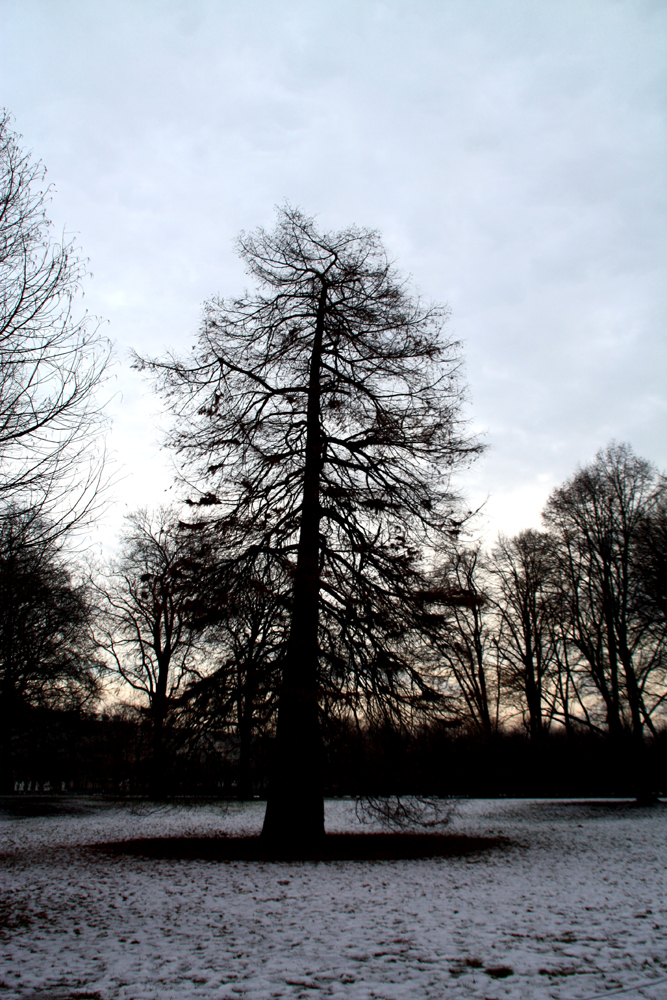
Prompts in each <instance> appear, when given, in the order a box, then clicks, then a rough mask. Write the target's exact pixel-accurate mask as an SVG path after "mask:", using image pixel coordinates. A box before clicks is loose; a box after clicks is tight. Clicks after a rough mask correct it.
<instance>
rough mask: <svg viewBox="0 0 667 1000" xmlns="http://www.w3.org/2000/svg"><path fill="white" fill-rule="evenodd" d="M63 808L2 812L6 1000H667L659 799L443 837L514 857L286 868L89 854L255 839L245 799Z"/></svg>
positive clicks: (474, 813)
mask: <svg viewBox="0 0 667 1000" xmlns="http://www.w3.org/2000/svg"><path fill="white" fill-rule="evenodd" d="M78 810H79V811H78V812H77V813H75V814H60V815H51V816H24V817H12V816H10V815H8V814H7V813H3V814H0V852H1V854H2V857H1V859H0V861H1V865H0V892H1V897H0V900H1V901H0V963H1V968H0V997H2V998H7V1000H13V998H26V997H30V998H37V997H40V998H43V1000H47V998H58V1000H65V998H67V1000H69V998H72V997H78V998H81V1000H82V998H86V997H88V998H92V997H94V998H100V1000H115V998H119V1000H141V998H164V1000H190V998H198V997H202V998H203V997H205V998H207V1000H223V998H226V1000H231V998H238V997H247V998H249V1000H250V998H252V1000H255V998H256V1000H260V998H261V1000H264V998H273V997H286V998H297V997H318V998H319V997H339V998H350V1000H362V998H364V1000H366V998H368V1000H370V998H381V1000H399V998H400V1000H408V998H409V1000H421V998H427V997H428V998H431V997H432V998H438V1000H449V998H451V1000H459V998H473V997H475V998H477V997H479V998H531V1000H533V998H534V1000H541V998H554V1000H556V998H558V1000H579V998H588V997H598V996H605V997H606V996H617V995H623V996H626V997H646V998H653V1000H667V875H666V873H667V806H665V805H659V806H657V807H655V808H654V809H637V808H634V807H632V806H631V805H629V804H618V803H615V804H611V805H608V806H605V805H604V804H586V803H578V802H538V801H528V802H527V801H518V800H503V801H473V802H466V803H464V804H462V805H460V806H459V809H458V815H457V816H456V818H455V819H454V821H453V823H452V826H451V827H450V829H451V831H452V832H455V833H466V834H487V835H488V834H492V835H496V834H502V835H503V836H506V837H509V838H510V839H511V840H512V842H513V846H511V847H505V848H502V849H495V850H492V851H490V852H487V853H485V854H476V855H469V856H467V857H459V858H439V859H429V860H423V861H414V860H413V861H381V862H368V861H367V862H353V861H344V862H341V861H339V862H301V863H287V862H273V863H269V862H267V863H259V862H254V863H252V862H222V863H220V862H211V861H192V860H190V861H160V860H154V859H153V860H151V859H149V858H141V857H132V856H125V857H123V856H107V855H104V854H100V853H97V852H93V851H87V850H86V849H85V845H89V844H94V843H99V842H103V841H112V840H119V839H125V838H135V837H155V836H167V835H181V836H183V835H185V834H197V835H200V836H201V835H206V834H207V833H215V832H217V831H220V830H225V831H229V832H254V831H258V830H259V828H260V825H261V819H262V813H263V804H260V803H254V804H252V805H250V806H245V807H242V806H230V807H229V808H228V809H225V807H223V806H206V807H204V806H200V807H198V808H185V807H181V808H165V809H163V810H149V809H147V808H144V809H142V810H139V811H134V812H133V811H131V810H129V809H120V808H116V807H111V806H109V805H104V804H103V803H99V802H94V801H81V802H79V803H78ZM327 828H328V829H329V830H330V831H346V830H354V829H358V824H357V821H356V819H355V815H354V804H353V803H350V802H329V803H327ZM618 991H623V992H622V993H619V992H618Z"/></svg>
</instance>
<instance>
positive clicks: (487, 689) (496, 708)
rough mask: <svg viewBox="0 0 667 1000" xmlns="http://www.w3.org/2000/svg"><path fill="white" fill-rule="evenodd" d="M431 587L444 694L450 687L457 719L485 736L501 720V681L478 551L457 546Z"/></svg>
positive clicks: (491, 611) (493, 623) (493, 624)
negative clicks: (436, 610) (455, 699)
mask: <svg viewBox="0 0 667 1000" xmlns="http://www.w3.org/2000/svg"><path fill="white" fill-rule="evenodd" d="M434 583H435V585H434V586H433V587H432V589H431V592H430V603H431V607H432V608H439V609H440V615H439V627H437V628H435V629H434V630H433V642H434V646H435V648H436V650H437V651H438V654H439V656H440V659H441V664H442V668H441V669H442V674H443V681H444V683H445V685H446V690H447V691H448V692H449V691H451V686H452V682H453V686H454V689H455V690H456V691H457V694H458V701H459V703H460V708H459V710H458V715H459V718H461V719H463V720H464V721H465V722H466V723H467V724H468V725H469V726H470V727H471V728H472V729H474V730H475V731H477V732H478V733H480V734H482V735H484V736H490V735H491V734H492V733H494V732H496V730H497V729H498V725H499V721H500V699H501V677H500V664H499V652H498V641H497V627H498V621H497V619H496V616H495V614H494V608H493V602H492V600H491V594H490V590H491V587H490V578H489V573H488V566H487V564H486V560H485V558H484V556H483V553H482V550H481V547H480V546H479V545H473V546H469V547H467V548H466V547H463V546H461V547H459V548H458V549H457V550H456V551H455V552H453V553H452V554H451V556H450V557H449V558H448V559H447V560H446V561H445V563H444V564H443V565H442V566H441V567H440V569H439V571H438V573H437V576H436V578H435V581H434Z"/></svg>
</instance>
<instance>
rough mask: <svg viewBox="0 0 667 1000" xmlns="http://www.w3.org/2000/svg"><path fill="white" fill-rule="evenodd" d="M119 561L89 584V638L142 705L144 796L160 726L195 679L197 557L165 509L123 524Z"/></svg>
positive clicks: (155, 781)
mask: <svg viewBox="0 0 667 1000" xmlns="http://www.w3.org/2000/svg"><path fill="white" fill-rule="evenodd" d="M121 541H122V550H121V556H120V559H119V560H118V561H117V562H116V563H114V564H112V566H111V568H110V570H109V571H107V572H106V574H104V575H102V574H97V576H96V578H95V582H94V587H95V591H96V594H97V597H98V603H99V614H98V616H97V620H96V624H95V635H96V640H97V645H98V648H99V649H100V651H101V652H102V653H103V654H105V655H106V661H107V664H108V667H109V669H110V670H111V671H112V672H113V673H115V675H116V677H117V678H118V679H119V680H120V681H122V682H124V683H125V684H128V685H129V686H130V688H132V690H133V691H136V692H138V693H139V694H140V695H142V696H143V697H144V698H145V701H146V702H147V708H148V713H149V717H150V721H151V729H152V761H151V780H150V784H151V793H152V794H153V795H155V796H160V795H162V794H163V792H164V764H165V762H164V739H163V737H164V726H165V720H166V718H167V713H168V710H169V708H170V705H171V704H172V702H173V701H174V699H175V698H176V696H177V694H178V693H179V691H182V689H183V687H184V685H185V683H186V682H187V681H189V680H193V679H195V678H198V677H199V676H200V666H201V663H200V659H201V657H200V644H199V643H200V639H201V627H200V621H201V617H202V613H201V608H202V600H203V598H202V587H203V586H205V585H206V578H205V575H204V574H203V572H202V553H201V551H200V550H199V549H198V545H197V543H196V542H193V541H192V538H191V536H190V534H189V532H188V531H187V529H186V530H183V529H181V528H180V527H179V521H178V518H177V517H176V516H175V514H174V512H173V511H172V510H170V509H169V508H160V509H159V510H158V511H156V512H155V513H149V512H148V511H145V510H141V511H138V512H137V513H135V514H131V515H130V516H129V517H128V518H127V529H126V530H125V532H124V534H123V536H122V540H121Z"/></svg>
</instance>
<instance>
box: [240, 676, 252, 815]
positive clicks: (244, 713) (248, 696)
mask: <svg viewBox="0 0 667 1000" xmlns="http://www.w3.org/2000/svg"><path fill="white" fill-rule="evenodd" d="M240 702H241V704H240V712H239V777H238V796H239V798H240V799H242V800H245V799H251V798H252V779H251V773H250V757H251V752H252V729H253V716H254V712H255V668H254V664H253V663H252V661H250V662H249V663H247V664H246V665H245V684H244V685H243V687H242V692H241V697H240Z"/></svg>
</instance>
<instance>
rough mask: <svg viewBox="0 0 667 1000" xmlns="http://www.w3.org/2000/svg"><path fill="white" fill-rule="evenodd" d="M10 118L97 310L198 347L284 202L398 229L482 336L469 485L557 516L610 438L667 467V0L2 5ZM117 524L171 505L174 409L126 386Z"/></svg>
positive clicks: (2, 58)
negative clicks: (246, 244)
mask: <svg viewBox="0 0 667 1000" xmlns="http://www.w3.org/2000/svg"><path fill="white" fill-rule="evenodd" d="M0 18H1V20H2V24H3V30H2V33H1V34H0V85H1V91H0V93H1V100H0V103H1V104H3V105H5V106H6V107H7V108H8V109H9V110H10V111H11V112H12V113H13V115H14V116H15V122H16V129H17V131H19V132H21V133H22V134H23V144H24V146H25V147H26V148H29V149H32V150H33V152H34V155H35V157H36V158H37V159H41V160H42V161H43V162H44V163H45V164H46V166H47V168H48V171H49V173H48V178H47V179H48V180H49V181H52V182H53V183H54V185H55V187H56V193H55V195H54V200H53V205H52V209H53V210H52V211H50V216H51V218H52V219H53V221H54V223H55V225H56V230H59V229H61V228H63V227H66V228H67V230H68V231H70V232H73V233H76V234H77V240H78V242H79V243H80V245H81V246H82V247H83V248H84V251H85V253H86V255H87V256H89V257H90V260H91V266H92V270H93V272H94V274H95V280H94V281H92V282H88V284H87V288H86V296H87V297H86V305H87V307H88V309H89V310H90V312H91V313H93V314H100V315H102V316H104V317H106V318H108V319H109V320H110V321H111V326H110V334H111V336H112V337H113V338H114V339H115V340H116V341H117V344H118V348H119V353H120V354H121V356H123V355H124V352H125V350H126V349H127V348H130V347H134V348H135V349H137V350H138V351H139V352H140V353H143V354H154V353H160V352H162V350H163V348H164V347H166V346H168V347H173V348H174V349H175V350H177V351H178V352H181V351H183V350H184V349H186V348H187V347H188V346H189V344H190V343H193V342H194V335H195V332H196V330H197V327H198V320H199V310H200V304H201V302H202V301H203V300H204V299H205V298H209V297H210V296H211V295H214V294H222V295H227V294H229V293H230V292H234V291H236V290H237V289H238V287H239V282H240V281H241V282H242V281H243V278H242V273H241V270H240V265H239V262H238V260H237V258H236V257H235V256H234V253H233V239H234V237H235V236H236V234H237V233H238V231H239V230H241V229H251V228H253V227H255V226H256V225H260V224H264V225H270V223H271V220H272V218H273V211H274V205H276V204H279V203H283V202H284V201H285V200H287V201H289V202H290V203H292V204H294V205H297V206H301V207H302V208H303V209H304V210H305V211H306V212H308V213H313V214H316V215H317V216H318V222H319V224H321V226H322V227H324V228H325V229H336V228H339V227H340V226H342V225H347V224H348V223H349V222H350V220H353V221H354V222H356V223H357V224H358V225H360V226H369V227H372V228H377V229H379V230H380V231H381V232H382V234H383V237H384V242H385V244H386V246H387V247H388V250H389V252H390V253H391V254H392V256H393V257H394V258H396V259H397V260H400V262H401V266H402V267H404V268H405V269H406V270H408V271H409V272H411V273H412V275H413V277H414V281H415V283H416V284H417V286H418V287H419V288H420V290H421V291H422V293H423V294H424V295H425V297H426V298H433V299H435V300H438V301H447V302H448V303H449V305H450V306H451V309H452V324H451V331H452V333H453V335H454V336H456V337H457V338H458V339H460V340H462V341H463V342H464V346H465V351H466V355H467V380H468V382H469V384H470V386H471V403H470V415H471V418H472V429H473V430H474V431H481V432H485V433H486V440H487V442H488V444H489V445H490V447H489V450H488V452H487V454H486V456H485V457H484V458H483V459H482V460H481V461H480V462H479V463H478V466H477V467H476V468H475V470H474V471H473V473H472V474H471V475H470V476H469V477H468V479H467V480H466V482H467V483H468V484H469V486H468V488H469V491H470V493H471V494H472V496H471V499H472V501H473V502H479V501H481V500H482V499H483V498H484V497H485V496H486V495H487V494H490V497H491V499H490V501H489V503H488V506H487V513H488V515H489V520H488V522H487V528H488V531H489V533H490V534H494V533H495V531H496V530H497V529H498V528H500V527H502V528H504V529H505V530H506V531H509V532H512V531H515V530H517V529H519V528H521V527H526V526H528V525H531V524H536V523H538V513H539V509H540V507H541V506H542V504H543V502H544V500H545V499H546V497H547V495H548V493H549V491H550V489H551V488H552V487H553V486H554V485H556V484H557V483H559V482H560V481H562V480H563V479H564V478H565V477H567V476H568V475H570V474H571V472H572V470H573V468H574V467H575V465H576V464H577V463H578V462H582V463H585V462H587V461H590V460H591V459H592V457H593V456H594V454H595V453H596V452H597V450H598V449H599V448H600V447H601V446H604V445H605V444H606V443H607V442H608V441H609V440H610V439H611V438H612V437H614V438H616V439H619V440H628V441H631V442H632V444H633V446H634V447H635V450H636V451H637V453H638V454H641V455H643V456H645V457H647V458H649V459H651V460H653V461H655V462H656V463H657V465H658V466H660V467H664V466H665V465H667V433H666V430H665V428H666V426H667V422H666V421H665V410H666V408H667V401H666V397H665V391H664V387H665V385H667V377H666V376H667V371H666V368H667V349H666V346H665V345H666V339H665V335H664V318H665V287H666V284H665V280H664V274H665V264H666V262H667V261H666V258H667V249H666V246H665V233H666V232H667V225H666V224H665V222H666V220H665V214H666V211H665V190H666V185H665V180H666V177H665V173H666V165H667V150H666V149H665V146H666V144H667V141H666V137H667V130H666V129H665V112H664V103H663V101H664V94H665V67H667V59H666V58H665V56H666V54H667V53H666V49H667V3H665V2H664V0H584V2H582V0H544V2H541V3H535V2H533V0H504V2H503V3H494V2H492V0H444V2H443V0H409V2H408V0H388V2H374V0H368V2H364V3H358V2H357V0H338V2H336V3H329V2H325V0H303V2H301V0H254V2H253V3H251V4H249V3H247V2H242V0H229V2H225V3H219V2H214V0H183V2H170V0H159V2H158V0H144V2H142V3H141V4H137V3H133V2H130V0H118V2H116V3H114V4H98V3H94V2H92V0H60V2H59V3H57V4H53V3H52V2H50V0H0ZM118 378H119V387H120V389H121V391H122V393H123V401H122V403H119V404H118V405H117V406H116V411H115V414H114V417H115V429H114V432H113V434H112V437H111V442H110V445H111V449H112V450H115V451H116V453H117V456H118V458H119V460H120V462H122V463H124V464H125V466H126V470H127V476H126V478H125V480H124V481H123V482H122V483H121V484H120V486H119V487H118V495H119V499H120V501H121V502H120V503H119V505H118V508H117V511H116V514H115V520H113V521H111V522H109V528H108V530H109V531H111V530H115V528H116V526H117V524H118V523H120V520H121V515H122V513H124V511H125V510H126V509H127V508H128V507H129V508H130V509H134V508H135V507H137V506H141V505H151V504H155V503H159V502H163V501H164V500H165V499H167V497H166V496H165V490H167V489H168V487H169V485H170V482H171V472H170V469H169V465H168V459H167V458H166V457H165V456H164V455H163V453H161V452H160V450H159V447H158V440H159V432H158V430H157V428H156V426H155V420H154V414H156V413H157V412H158V402H157V400H156V399H155V398H154V397H153V395H152V393H151V390H150V388H149V386H148V385H147V384H144V383H143V382H142V381H141V379H140V377H139V376H138V375H137V374H136V373H132V372H131V371H130V368H129V364H127V365H123V366H122V369H121V370H120V372H119V375H118Z"/></svg>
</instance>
